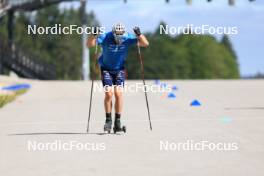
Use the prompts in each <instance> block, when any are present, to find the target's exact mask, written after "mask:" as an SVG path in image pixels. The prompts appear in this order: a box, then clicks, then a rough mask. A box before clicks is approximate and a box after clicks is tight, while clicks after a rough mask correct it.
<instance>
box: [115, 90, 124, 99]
mask: <svg viewBox="0 0 264 176" xmlns="http://www.w3.org/2000/svg"><path fill="white" fill-rule="evenodd" d="M122 97H123V95H122V92H121V91H115V99H122Z"/></svg>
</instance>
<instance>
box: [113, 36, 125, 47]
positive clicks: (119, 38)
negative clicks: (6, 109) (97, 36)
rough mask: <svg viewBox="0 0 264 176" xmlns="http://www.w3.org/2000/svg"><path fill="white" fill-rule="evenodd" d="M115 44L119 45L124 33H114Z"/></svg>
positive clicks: (122, 40)
mask: <svg viewBox="0 0 264 176" xmlns="http://www.w3.org/2000/svg"><path fill="white" fill-rule="evenodd" d="M114 38H115V42H116V44H118V45H120V44H122V43H123V42H124V34H114Z"/></svg>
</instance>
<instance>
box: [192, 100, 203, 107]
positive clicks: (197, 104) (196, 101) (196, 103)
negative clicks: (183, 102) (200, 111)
mask: <svg viewBox="0 0 264 176" xmlns="http://www.w3.org/2000/svg"><path fill="white" fill-rule="evenodd" d="M201 105H202V104H201V103H200V102H199V101H198V100H193V101H192V102H191V106H201Z"/></svg>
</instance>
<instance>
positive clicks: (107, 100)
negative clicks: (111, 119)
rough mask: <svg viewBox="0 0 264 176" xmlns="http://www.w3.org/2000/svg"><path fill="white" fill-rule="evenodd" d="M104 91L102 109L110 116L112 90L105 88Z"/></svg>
mask: <svg viewBox="0 0 264 176" xmlns="http://www.w3.org/2000/svg"><path fill="white" fill-rule="evenodd" d="M106 89H107V90H105V99H104V107H105V112H106V113H110V114H111V112H112V97H113V90H112V87H107V88H106Z"/></svg>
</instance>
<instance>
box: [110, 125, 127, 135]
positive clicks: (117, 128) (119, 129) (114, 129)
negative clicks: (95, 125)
mask: <svg viewBox="0 0 264 176" xmlns="http://www.w3.org/2000/svg"><path fill="white" fill-rule="evenodd" d="M113 131H114V133H115V134H116V133H117V132H124V133H126V131H127V129H126V126H123V127H116V126H115V127H114V128H113Z"/></svg>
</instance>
